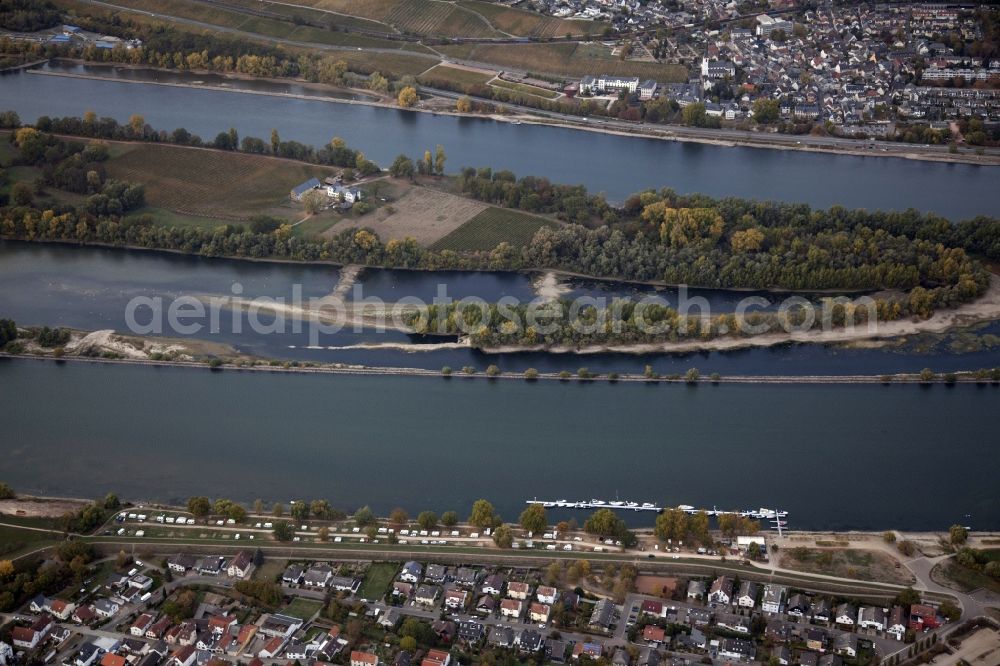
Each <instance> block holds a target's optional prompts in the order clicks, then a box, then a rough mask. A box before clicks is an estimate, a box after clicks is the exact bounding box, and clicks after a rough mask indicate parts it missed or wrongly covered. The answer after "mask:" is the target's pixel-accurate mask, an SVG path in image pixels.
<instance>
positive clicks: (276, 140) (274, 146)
mask: <svg viewBox="0 0 1000 666" xmlns="http://www.w3.org/2000/svg"><path fill="white" fill-rule="evenodd" d="M280 146H281V137H280V136H279V135H278V130H276V129H272V130H271V153H272V154H274V155H277V154H278V148H279V147H280Z"/></svg>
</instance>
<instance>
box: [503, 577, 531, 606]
mask: <svg viewBox="0 0 1000 666" xmlns="http://www.w3.org/2000/svg"><path fill="white" fill-rule="evenodd" d="M507 596H508V597H510V598H511V599H518V600H520V601H526V600H527V599H528V597H530V596H531V586H530V585H528V584H527V583H520V582H517V581H513V582H510V583H508V584H507Z"/></svg>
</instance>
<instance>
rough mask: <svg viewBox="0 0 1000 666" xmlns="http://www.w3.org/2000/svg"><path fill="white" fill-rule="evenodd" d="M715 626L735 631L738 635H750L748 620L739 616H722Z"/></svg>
mask: <svg viewBox="0 0 1000 666" xmlns="http://www.w3.org/2000/svg"><path fill="white" fill-rule="evenodd" d="M716 624H717V625H718V626H719V628H721V629H728V630H729V631H735V632H736V633H738V634H749V633H750V619H749V618H746V617H743V616H741V615H724V616H722V617H720V618H719V619H718V621H717V622H716Z"/></svg>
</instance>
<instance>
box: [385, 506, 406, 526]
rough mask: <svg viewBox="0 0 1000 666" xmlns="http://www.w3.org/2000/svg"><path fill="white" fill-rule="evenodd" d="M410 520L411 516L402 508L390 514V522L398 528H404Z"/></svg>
mask: <svg viewBox="0 0 1000 666" xmlns="http://www.w3.org/2000/svg"><path fill="white" fill-rule="evenodd" d="M409 520H410V514H408V513H406V509H403V508H401V507H396V508H395V509H393V510H392V511H391V512H390V513H389V522H390V523H391V524H393V525H395V526H396V527H403V526H404V525H406V523H407V522H409Z"/></svg>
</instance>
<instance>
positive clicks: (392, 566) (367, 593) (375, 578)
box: [358, 562, 399, 600]
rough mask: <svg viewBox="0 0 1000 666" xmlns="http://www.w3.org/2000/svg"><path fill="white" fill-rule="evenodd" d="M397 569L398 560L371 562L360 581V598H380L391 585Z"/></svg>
mask: <svg viewBox="0 0 1000 666" xmlns="http://www.w3.org/2000/svg"><path fill="white" fill-rule="evenodd" d="M397 571H399V563H398V562H372V563H371V566H369V567H368V571H367V572H366V573H365V579H364V580H363V581H362V582H361V588H360V589H359V590H358V596H359V597H361V598H362V599H370V600H376V599H378V600H381V599H382V598H383V597H384V596H385V593H386V592H388V591H389V586H390V585H392V579H393V578H395V577H396V572H397Z"/></svg>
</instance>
